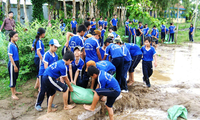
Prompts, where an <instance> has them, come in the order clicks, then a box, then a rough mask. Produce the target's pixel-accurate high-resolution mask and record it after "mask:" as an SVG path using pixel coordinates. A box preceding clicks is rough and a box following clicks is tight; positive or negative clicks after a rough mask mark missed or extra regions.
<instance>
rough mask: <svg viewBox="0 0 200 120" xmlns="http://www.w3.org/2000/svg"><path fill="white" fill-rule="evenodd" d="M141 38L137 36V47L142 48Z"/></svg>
mask: <svg viewBox="0 0 200 120" xmlns="http://www.w3.org/2000/svg"><path fill="white" fill-rule="evenodd" d="M140 43H141V37H140V36H136V45H138V46H139V47H140V46H141V44H140Z"/></svg>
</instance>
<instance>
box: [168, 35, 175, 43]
mask: <svg viewBox="0 0 200 120" xmlns="http://www.w3.org/2000/svg"><path fill="white" fill-rule="evenodd" d="M171 37H172V42H174V33H170V34H169V42H170V39H171Z"/></svg>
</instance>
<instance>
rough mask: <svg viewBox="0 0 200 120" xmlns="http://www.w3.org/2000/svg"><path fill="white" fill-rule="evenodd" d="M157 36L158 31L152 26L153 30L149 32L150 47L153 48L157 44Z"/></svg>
mask: <svg viewBox="0 0 200 120" xmlns="http://www.w3.org/2000/svg"><path fill="white" fill-rule="evenodd" d="M157 35H158V30H157V28H156V26H155V25H154V26H153V28H152V31H151V36H152V45H153V46H154V47H156V43H157V42H156V41H158V40H157Z"/></svg>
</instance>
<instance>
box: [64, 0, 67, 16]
mask: <svg viewBox="0 0 200 120" xmlns="http://www.w3.org/2000/svg"><path fill="white" fill-rule="evenodd" d="M63 7H64V14H65V19H67V8H66V3H65V0H63Z"/></svg>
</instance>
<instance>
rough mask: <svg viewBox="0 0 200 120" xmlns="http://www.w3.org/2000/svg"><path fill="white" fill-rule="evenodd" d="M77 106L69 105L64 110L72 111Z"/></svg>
mask: <svg viewBox="0 0 200 120" xmlns="http://www.w3.org/2000/svg"><path fill="white" fill-rule="evenodd" d="M75 106H76V105H67V106H65V107H64V110H70V109H73V108H74V107H75Z"/></svg>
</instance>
